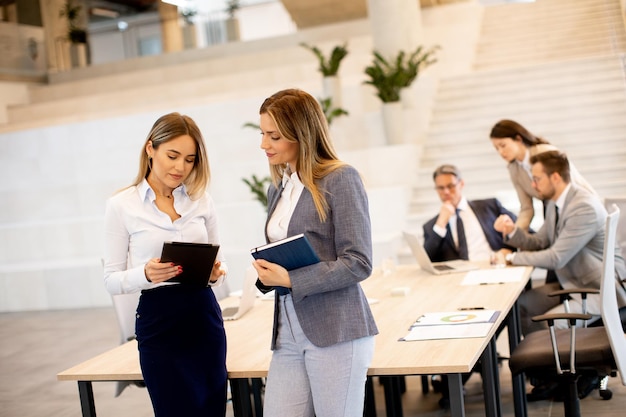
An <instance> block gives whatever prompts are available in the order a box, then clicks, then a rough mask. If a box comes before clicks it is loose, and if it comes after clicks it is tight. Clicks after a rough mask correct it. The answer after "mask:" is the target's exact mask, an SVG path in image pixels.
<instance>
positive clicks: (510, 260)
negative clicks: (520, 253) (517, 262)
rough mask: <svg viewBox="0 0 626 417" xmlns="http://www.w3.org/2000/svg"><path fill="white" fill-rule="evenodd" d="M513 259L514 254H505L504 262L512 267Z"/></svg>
mask: <svg viewBox="0 0 626 417" xmlns="http://www.w3.org/2000/svg"><path fill="white" fill-rule="evenodd" d="M513 259H515V252H511V253H507V254H506V255H505V256H504V260H505V261H506V264H507V265H512V264H513Z"/></svg>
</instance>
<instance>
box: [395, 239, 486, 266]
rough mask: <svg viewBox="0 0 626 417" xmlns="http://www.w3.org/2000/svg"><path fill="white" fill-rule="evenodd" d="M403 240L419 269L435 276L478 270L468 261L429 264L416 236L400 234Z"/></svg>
mask: <svg viewBox="0 0 626 417" xmlns="http://www.w3.org/2000/svg"><path fill="white" fill-rule="evenodd" d="M402 235H403V236H404V239H405V240H406V241H407V243H408V244H409V247H410V248H411V253H412V254H413V256H414V257H415V260H416V261H417V263H418V264H419V266H420V268H422V269H423V270H425V271H428V272H430V273H431V274H435V275H443V274H454V273H457V272H466V271H471V270H474V269H478V266H476V265H474V264H473V263H471V262H470V261H464V260H460V259H459V260H454V261H447V262H431V260H430V257H429V256H428V253H426V249H424V247H423V246H422V244H421V243H420V241H419V239H418V238H417V236H415V235H414V234H412V233H409V232H402Z"/></svg>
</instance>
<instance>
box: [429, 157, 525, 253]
mask: <svg viewBox="0 0 626 417" xmlns="http://www.w3.org/2000/svg"><path fill="white" fill-rule="evenodd" d="M433 181H434V182H435V190H437V193H438V194H439V198H440V199H441V203H442V205H441V209H440V210H439V214H438V215H437V216H435V217H433V218H432V219H430V220H429V221H428V222H426V223H425V224H424V226H423V228H424V249H426V252H427V253H428V256H429V257H430V260H431V261H433V262H442V261H451V260H455V259H469V260H471V261H485V260H489V259H490V256H491V253H492V251H494V252H495V251H499V250H500V249H503V248H506V249H509V250H511V249H513V248H512V247H511V246H508V245H506V244H505V243H504V241H503V239H502V234H501V233H498V232H497V231H496V230H495V229H494V228H493V224H494V221H495V220H496V219H497V218H498V216H501V215H506V216H509V217H510V218H511V219H513V221H515V219H516V217H515V215H514V214H513V213H511V212H510V211H509V210H507V209H505V208H504V207H503V206H502V204H501V203H500V201H498V200H497V199H495V198H489V199H486V200H471V201H468V200H467V199H466V198H465V197H464V196H463V187H464V186H465V181H463V178H462V177H461V173H460V171H459V169H458V168H457V167H456V166H454V165H449V164H445V165H441V166H439V167H438V168H437V169H435V172H433ZM459 216H460V219H459V218H458V217H459Z"/></svg>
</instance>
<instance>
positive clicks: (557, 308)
mask: <svg viewBox="0 0 626 417" xmlns="http://www.w3.org/2000/svg"><path fill="white" fill-rule="evenodd" d="M530 163H531V164H532V168H531V173H532V186H533V188H534V189H535V190H536V191H537V193H538V195H539V196H540V198H542V199H543V200H544V201H547V205H546V207H545V213H546V214H545V221H544V223H543V225H542V226H541V228H540V229H539V230H538V231H537V233H534V234H529V233H527V232H525V231H524V230H523V229H521V228H519V227H517V226H516V225H515V223H514V222H513V220H511V219H510V218H509V217H508V216H506V215H503V216H500V217H498V219H497V220H496V221H495V223H494V228H495V229H496V230H498V231H499V232H502V234H503V236H504V238H505V241H506V243H507V244H509V245H512V246H515V247H518V248H520V249H521V251H518V252H513V253H510V254H507V255H506V260H507V263H509V264H512V265H532V266H536V267H541V268H546V269H552V270H554V271H555V273H556V277H557V279H558V281H557V282H550V283H546V284H545V285H542V286H540V287H537V288H533V289H531V290H529V291H526V292H524V293H522V294H521V296H520V298H519V300H518V304H519V307H520V318H521V322H522V333H523V334H528V333H530V332H533V331H536V330H540V329H542V328H547V325H546V322H539V323H534V322H532V320H531V318H532V317H533V316H536V315H540V314H549V313H560V312H564V311H565V308H564V305H563V304H561V302H560V299H559V297H549V296H548V294H549V293H551V292H553V291H556V290H559V289H571V288H597V289H600V281H601V275H602V260H603V250H604V235H605V234H604V223H605V220H606V216H607V212H606V209H605V208H604V206H603V204H602V202H601V201H600V199H599V198H598V197H597V196H596V195H595V194H592V193H590V192H589V191H587V190H585V189H583V188H581V187H578V186H577V185H576V184H572V183H571V182H570V166H569V162H568V160H567V157H566V156H565V155H564V154H562V153H560V152H559V151H549V152H544V153H540V154H537V155H535V156H533V157H531V159H530ZM616 246H617V245H616ZM625 277H626V266H625V265H624V259H623V257H622V255H621V252H620V250H619V247H616V249H615V291H616V292H617V300H618V304H619V306H620V307H623V306H625V305H626V289H625V288H624V283H623V282H622V281H623V280H624V278H625ZM569 306H570V312H572V313H581V312H582V301H581V297H580V295H578V294H575V295H571V296H570V300H569ZM587 312H588V313H590V314H593V315H599V314H600V294H588V295H587ZM577 325H582V321H580V320H579V321H578V323H577ZM555 327H557V328H565V327H567V321H566V320H555ZM531 384H532V385H534V388H533V389H532V391H531V392H530V393H529V394H528V396H527V399H528V400H529V401H536V400H543V399H548V398H552V397H554V398H558V397H560V396H561V395H563V394H562V393H563V392H564V391H563V390H564V388H563V387H560V386H559V384H558V382H557V381H554V380H550V379H546V380H540V379H536V378H533V379H532V380H531ZM597 384H598V379H597V377H593V376H586V375H584V376H582V377H581V378H580V380H579V381H578V395H579V397H580V398H584V397H586V396H587V395H588V394H589V393H590V392H591V391H592V390H593V389H594V388H595V387H596V386H597Z"/></svg>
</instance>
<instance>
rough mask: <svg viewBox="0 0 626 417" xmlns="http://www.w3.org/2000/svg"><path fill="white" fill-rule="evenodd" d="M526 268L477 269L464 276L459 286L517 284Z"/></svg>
mask: <svg viewBox="0 0 626 417" xmlns="http://www.w3.org/2000/svg"><path fill="white" fill-rule="evenodd" d="M525 270H526V267H523V266H522V267H519V266H516V267H507V268H494V269H479V270H477V271H469V272H468V273H467V274H465V277H464V278H463V281H462V282H461V285H488V284H504V283H507V282H519V281H520V280H521V279H522V277H523V276H524V271H525Z"/></svg>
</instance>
